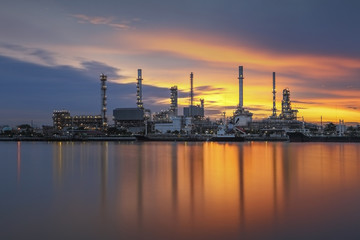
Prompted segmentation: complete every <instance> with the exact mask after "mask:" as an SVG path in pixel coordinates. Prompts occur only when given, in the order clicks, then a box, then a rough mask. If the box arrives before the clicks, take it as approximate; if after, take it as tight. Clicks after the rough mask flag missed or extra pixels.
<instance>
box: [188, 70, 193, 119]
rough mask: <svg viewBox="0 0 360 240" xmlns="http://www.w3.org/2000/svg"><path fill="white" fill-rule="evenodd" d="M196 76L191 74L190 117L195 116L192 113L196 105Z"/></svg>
mask: <svg viewBox="0 0 360 240" xmlns="http://www.w3.org/2000/svg"><path fill="white" fill-rule="evenodd" d="M193 81H194V74H193V73H192V72H191V73H190V107H189V110H190V117H192V116H193V112H192V109H193V105H194V85H193V84H194V82H193Z"/></svg>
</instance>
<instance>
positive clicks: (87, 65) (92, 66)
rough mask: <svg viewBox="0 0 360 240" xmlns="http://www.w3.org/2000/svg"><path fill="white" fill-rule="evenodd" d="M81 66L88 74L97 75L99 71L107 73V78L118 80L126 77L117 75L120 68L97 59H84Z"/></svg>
mask: <svg viewBox="0 0 360 240" xmlns="http://www.w3.org/2000/svg"><path fill="white" fill-rule="evenodd" d="M81 66H82V67H83V68H84V69H85V70H86V71H87V73H88V75H91V76H97V75H100V74H101V73H104V74H105V75H107V77H108V80H110V81H111V80H114V79H116V80H118V79H123V78H126V77H125V76H122V75H119V74H118V72H119V71H120V69H118V68H115V67H112V66H109V65H106V64H104V63H101V62H97V61H84V62H82V63H81Z"/></svg>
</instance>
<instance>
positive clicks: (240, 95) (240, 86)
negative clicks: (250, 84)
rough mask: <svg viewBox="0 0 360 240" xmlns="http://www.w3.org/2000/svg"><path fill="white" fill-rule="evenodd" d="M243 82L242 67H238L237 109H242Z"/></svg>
mask: <svg viewBox="0 0 360 240" xmlns="http://www.w3.org/2000/svg"><path fill="white" fill-rule="evenodd" d="M243 80H244V73H243V66H239V108H240V109H242V108H243V106H244V102H243Z"/></svg>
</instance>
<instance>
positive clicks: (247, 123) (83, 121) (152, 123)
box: [4, 66, 360, 141]
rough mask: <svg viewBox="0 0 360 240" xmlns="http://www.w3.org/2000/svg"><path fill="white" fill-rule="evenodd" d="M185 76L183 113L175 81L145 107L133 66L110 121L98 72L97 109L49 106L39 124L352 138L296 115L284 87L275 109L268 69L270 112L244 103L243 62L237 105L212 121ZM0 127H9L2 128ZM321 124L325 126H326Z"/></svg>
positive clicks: (155, 135) (175, 134) (223, 137)
mask: <svg viewBox="0 0 360 240" xmlns="http://www.w3.org/2000/svg"><path fill="white" fill-rule="evenodd" d="M188 76H189V93H188V96H189V98H188V100H189V105H188V106H184V107H183V109H182V110H183V111H182V113H183V114H182V115H180V114H179V104H178V96H179V93H178V91H179V89H178V87H177V86H176V85H175V86H169V107H168V108H165V109H163V110H161V111H159V112H154V113H152V112H151V110H150V109H149V108H146V102H144V100H143V81H144V78H143V71H142V69H138V70H137V78H136V89H134V105H135V106H136V107H130V106H129V107H123V108H115V109H113V111H112V120H113V124H111V123H110V124H109V121H108V116H107V100H108V99H107V94H106V93H107V85H106V83H107V76H106V75H105V74H103V73H102V74H100V78H99V80H100V103H101V104H100V106H101V108H100V111H99V114H98V115H91V114H85V115H75V116H72V115H71V114H70V111H68V110H65V109H60V110H54V111H53V115H52V120H53V126H51V127H50V126H44V127H43V131H44V133H43V135H44V136H47V137H48V139H53V140H54V139H55V140H56V139H57V138H61V139H65V140H66V139H68V140H74V139H80V140H86V139H88V140H89V139H90V138H91V137H96V138H94V139H99V138H103V139H104V140H109V139H110V138H111V137H112V138H114V140H125V139H127V140H135V139H137V140H160V141H163V140H174V141H181V140H184V141H192V140H194V141H244V140H249V141H257V140H258V141H287V140H289V137H290V140H291V139H297V140H299V141H308V140H309V139H310V140H313V139H317V140H318V139H320V140H319V141H326V139H330V138H326V139H325V138H324V137H323V136H326V135H331V136H335V135H336V134H337V135H339V136H342V137H343V138H342V140H340V139H339V138H336V139H335V141H354V138H352V139H350V140H349V139H344V136H347V135H349V134H348V131H347V129H346V126H345V124H344V121H343V120H340V121H339V125H334V127H333V126H326V127H325V128H324V127H323V126H322V124H321V126H318V125H315V124H312V123H307V122H305V121H304V120H303V119H301V120H299V119H298V116H297V114H298V110H297V109H294V108H293V107H292V103H291V94H290V89H289V88H284V89H283V90H282V100H281V111H280V112H279V111H278V108H277V106H276V93H277V90H276V73H275V72H273V73H272V108H271V107H270V106H269V109H271V110H272V114H271V115H270V116H268V117H266V118H264V119H261V120H253V113H252V112H250V110H249V109H247V108H246V107H245V106H244V79H245V77H244V67H243V66H239V67H238V78H237V80H238V88H239V98H238V105H237V107H236V108H235V109H234V110H233V114H232V115H231V116H228V117H226V115H225V112H224V113H223V115H222V117H221V118H220V119H218V120H215V121H214V120H210V118H209V117H206V116H205V99H203V98H199V99H194V96H195V93H194V89H195V88H194V85H195V84H196V83H195V82H196V81H195V74H194V73H193V72H191V73H190V75H188ZM269 89H271V88H269ZM135 92H136V94H135ZM269 92H270V91H269ZM145 94H146V93H145ZM197 101H198V102H197ZM327 128H328V129H327ZM4 129H5V130H6V132H10V133H11V130H9V129H8V128H4ZM29 129H30V126H27V127H26V132H29ZM329 129H330V130H331V131H330V130H329ZM327 130H329V131H328V132H327ZM22 132H24V131H22ZM310 133H311V135H312V136H310ZM355 133H356V132H355V131H353V132H352V134H353V135H354V134H355ZM37 135H38V136H40V135H41V134H40V133H38V134H37ZM314 135H317V138H314V137H313V136H314ZM355 135H359V134H355ZM9 136H10V135H9ZM31 136H32V135H31ZM126 137H128V138H126ZM324 139H325V140H324ZM333 140H334V139H332V140H328V141H333ZM359 141H360V138H359Z"/></svg>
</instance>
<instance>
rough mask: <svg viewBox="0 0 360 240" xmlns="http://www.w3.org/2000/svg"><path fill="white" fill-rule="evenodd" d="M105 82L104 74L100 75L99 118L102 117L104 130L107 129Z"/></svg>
mask: <svg viewBox="0 0 360 240" xmlns="http://www.w3.org/2000/svg"><path fill="white" fill-rule="evenodd" d="M106 80H107V76H106V75H105V74H103V73H102V74H101V75H100V81H101V117H102V128H103V129H104V130H105V129H106V128H107V117H106V110H107V109H106V105H107V103H106Z"/></svg>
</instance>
